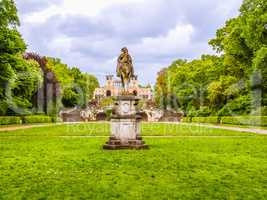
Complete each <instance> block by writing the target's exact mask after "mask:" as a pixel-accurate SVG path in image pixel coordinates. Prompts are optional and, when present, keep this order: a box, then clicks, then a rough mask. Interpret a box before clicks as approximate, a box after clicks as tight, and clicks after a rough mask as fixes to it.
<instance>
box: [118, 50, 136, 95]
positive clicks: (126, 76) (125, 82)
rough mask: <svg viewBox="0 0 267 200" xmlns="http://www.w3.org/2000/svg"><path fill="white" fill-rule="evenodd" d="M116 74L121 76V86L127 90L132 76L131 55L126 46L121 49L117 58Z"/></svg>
mask: <svg viewBox="0 0 267 200" xmlns="http://www.w3.org/2000/svg"><path fill="white" fill-rule="evenodd" d="M116 72H117V76H118V77H120V78H121V83H122V87H123V88H124V90H125V91H126V92H127V90H128V87H129V83H130V81H131V78H132V77H134V68H133V61H132V57H131V56H130V54H129V53H128V49H127V48H126V47H124V48H122V49H121V54H120V56H119V57H118V60H117V70H116Z"/></svg>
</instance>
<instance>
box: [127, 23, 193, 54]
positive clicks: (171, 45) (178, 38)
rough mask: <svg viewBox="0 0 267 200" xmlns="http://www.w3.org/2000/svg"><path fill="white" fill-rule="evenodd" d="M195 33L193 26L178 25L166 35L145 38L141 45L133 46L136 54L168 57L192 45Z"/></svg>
mask: <svg viewBox="0 0 267 200" xmlns="http://www.w3.org/2000/svg"><path fill="white" fill-rule="evenodd" d="M193 32H194V28H193V26H192V25H191V24H186V25H183V24H178V25H176V27H175V28H174V29H171V30H169V32H168V33H167V34H166V35H161V36H158V37H145V38H143V39H142V42H141V43H140V44H137V45H133V47H132V48H133V51H135V52H136V54H140V53H143V54H145V55H146V56H155V55H156V56H164V55H165V56H167V55H168V54H170V52H176V53H179V52H181V51H184V50H185V49H186V48H187V47H188V46H189V45H190V42H191V37H192V34H193Z"/></svg>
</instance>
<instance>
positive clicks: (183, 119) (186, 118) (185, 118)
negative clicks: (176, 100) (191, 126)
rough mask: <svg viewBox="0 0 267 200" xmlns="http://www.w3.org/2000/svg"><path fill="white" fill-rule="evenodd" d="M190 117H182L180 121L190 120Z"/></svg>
mask: <svg viewBox="0 0 267 200" xmlns="http://www.w3.org/2000/svg"><path fill="white" fill-rule="evenodd" d="M191 120H192V117H183V118H182V122H191Z"/></svg>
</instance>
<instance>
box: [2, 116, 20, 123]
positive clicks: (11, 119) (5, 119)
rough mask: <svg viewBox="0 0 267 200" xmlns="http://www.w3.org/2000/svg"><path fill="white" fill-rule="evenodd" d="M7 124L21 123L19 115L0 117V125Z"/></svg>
mask: <svg viewBox="0 0 267 200" xmlns="http://www.w3.org/2000/svg"><path fill="white" fill-rule="evenodd" d="M9 124H21V119H20V117H14V116H7V117H0V125H9Z"/></svg>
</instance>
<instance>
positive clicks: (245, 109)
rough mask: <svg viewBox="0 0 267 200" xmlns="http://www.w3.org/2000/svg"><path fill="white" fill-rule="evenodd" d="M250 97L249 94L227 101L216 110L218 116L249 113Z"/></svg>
mask: <svg viewBox="0 0 267 200" xmlns="http://www.w3.org/2000/svg"><path fill="white" fill-rule="evenodd" d="M250 104H251V98H250V96H249V95H246V96H240V97H238V98H236V99H234V100H232V101H230V102H228V103H227V104H226V105H225V106H224V107H223V108H222V109H220V110H219V111H218V116H232V115H246V114H248V113H250V106H251V105H250Z"/></svg>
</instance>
